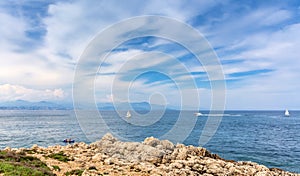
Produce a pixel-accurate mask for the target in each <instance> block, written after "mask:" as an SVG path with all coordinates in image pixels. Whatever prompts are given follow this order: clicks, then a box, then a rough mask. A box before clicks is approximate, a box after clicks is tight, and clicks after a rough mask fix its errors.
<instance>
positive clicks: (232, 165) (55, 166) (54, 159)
mask: <svg viewBox="0 0 300 176" xmlns="http://www.w3.org/2000/svg"><path fill="white" fill-rule="evenodd" d="M4 151H6V152H15V153H22V154H24V155H26V156H30V157H36V158H38V159H40V160H41V161H42V162H44V163H46V165H47V166H48V168H50V170H51V171H52V172H53V173H54V174H56V175H170V176H173V175H182V176H183V175H205V176H210V175H224V176H225V175H226V176H227V175H228V176H234V175H237V176H243V175H245V176H246V175H247V176H248V175H253V176H265V175H267V176H273V175H286V176H296V175H297V176H300V174H296V173H290V172H286V171H283V170H280V169H277V168H267V167H266V166H263V165H259V164H257V163H254V162H249V161H239V162H236V161H231V160H225V159H222V158H220V157H219V156H218V155H216V154H211V153H210V152H208V151H207V150H206V149H205V148H201V147H194V146H185V145H183V144H176V145H174V144H173V143H171V142H170V141H167V140H158V139H156V138H153V137H149V138H146V139H145V140H144V142H142V143H138V142H122V141H119V140H118V139H116V138H115V137H113V136H112V135H111V134H106V135H105V136H104V137H103V138H102V139H101V140H100V141H97V142H95V143H92V144H89V145H88V144H85V143H74V144H72V145H67V146H51V147H48V148H43V147H39V146H37V145H33V146H32V147H31V148H29V149H25V148H20V149H11V148H6V149H4Z"/></svg>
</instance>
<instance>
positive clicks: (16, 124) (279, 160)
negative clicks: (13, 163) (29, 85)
mask: <svg viewBox="0 0 300 176" xmlns="http://www.w3.org/2000/svg"><path fill="white" fill-rule="evenodd" d="M181 113H182V115H183V118H184V121H183V124H182V125H184V123H185V121H186V122H189V121H190V120H191V119H192V118H195V117H194V115H193V112H191V111H184V112H181ZM202 113H203V114H205V113H208V112H202ZM283 113H284V112H283V111H226V112H225V113H224V115H223V118H222V121H221V123H220V125H219V127H218V129H217V131H216V133H215V135H214V136H213V137H212V138H211V140H210V141H209V142H208V143H206V144H205V145H204V146H203V147H205V148H207V149H208V150H210V151H211V152H213V153H216V154H218V155H220V156H221V157H223V158H225V159H230V160H240V161H241V160H243V161H253V162H257V163H260V164H264V165H266V166H268V167H277V168H281V169H284V170H287V171H291V172H297V173H300V132H299V130H300V111H291V112H290V113H291V116H290V117H284V116H283ZM124 114H126V112H124ZM101 115H102V117H103V119H104V122H105V123H106V125H107V126H109V128H110V130H111V131H112V132H113V133H115V134H116V135H119V136H121V137H123V138H126V139H128V140H130V141H142V140H143V139H144V138H145V137H149V136H154V137H158V138H159V137H160V136H162V135H163V134H164V133H167V132H168V131H169V130H170V129H171V128H172V126H174V124H175V123H176V121H177V119H178V115H179V111H166V112H165V113H164V114H163V115H162V117H161V118H160V119H158V120H157V121H156V122H155V123H153V124H151V125H147V126H146V125H145V126H138V125H133V124H131V123H128V122H126V120H124V119H123V118H120V117H119V115H120V114H117V113H116V112H113V111H104V112H101ZM154 115H155V113H154ZM95 116H96V113H94V114H93V112H89V113H87V114H86V121H87V122H88V121H91V119H92V118H93V117H95ZM207 118H208V117H207V116H205V115H204V116H200V117H198V118H197V119H196V121H195V126H194V128H192V129H191V133H190V135H189V136H188V137H187V138H186V139H185V140H184V141H183V143H184V144H186V145H194V146H198V145H199V144H198V142H199V136H200V135H201V133H202V130H203V128H204V125H205V123H206V121H207ZM81 120H82V119H81ZM83 120H84V119H83ZM82 123H83V122H82V121H81V122H80V123H79V122H78V120H77V118H76V116H75V113H74V112H73V111H71V110H69V111H66V110H0V148H1V149H4V148H5V147H6V146H10V147H13V148H20V147H31V146H32V145H33V144H38V145H40V146H52V145H57V144H59V145H65V144H64V143H63V142H62V140H64V139H65V138H73V139H75V140H76V141H77V142H80V141H83V142H86V143H90V142H93V141H94V140H97V139H100V137H101V135H99V134H97V130H94V131H93V130H91V132H90V133H89V131H88V130H87V129H85V130H82V129H81V127H80V125H81V126H82ZM102 125H103V124H97V123H94V122H93V125H91V129H92V128H93V129H101V128H102ZM86 134H87V135H86ZM91 139H92V141H91Z"/></svg>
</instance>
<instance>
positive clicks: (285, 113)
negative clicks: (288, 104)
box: [284, 109, 290, 117]
mask: <svg viewBox="0 0 300 176" xmlns="http://www.w3.org/2000/svg"><path fill="white" fill-rule="evenodd" d="M284 116H286V117H288V116H290V112H289V111H288V110H287V109H286V110H285V112H284Z"/></svg>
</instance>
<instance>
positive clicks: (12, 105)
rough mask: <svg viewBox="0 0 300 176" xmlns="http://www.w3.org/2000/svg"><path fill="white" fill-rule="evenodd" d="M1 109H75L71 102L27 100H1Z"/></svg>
mask: <svg viewBox="0 0 300 176" xmlns="http://www.w3.org/2000/svg"><path fill="white" fill-rule="evenodd" d="M0 109H28V110H46V109H49V110H51V109H53V110H55V109H56V110H59V109H61V110H65V109H73V106H72V104H69V103H55V102H48V101H39V102H30V101H25V100H16V101H7V102H0Z"/></svg>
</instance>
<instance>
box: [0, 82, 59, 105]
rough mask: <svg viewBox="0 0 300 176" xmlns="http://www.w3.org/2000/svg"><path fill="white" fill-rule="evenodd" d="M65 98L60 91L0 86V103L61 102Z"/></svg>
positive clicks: (7, 85) (8, 85)
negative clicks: (25, 101)
mask: <svg viewBox="0 0 300 176" xmlns="http://www.w3.org/2000/svg"><path fill="white" fill-rule="evenodd" d="M64 97H65V93H64V91H63V90H62V89H52V90H50V89H45V90H37V89H30V88H26V87H23V86H19V85H11V84H3V85H0V99H1V101H14V100H28V101H42V100H61V99H63V98H64Z"/></svg>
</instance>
